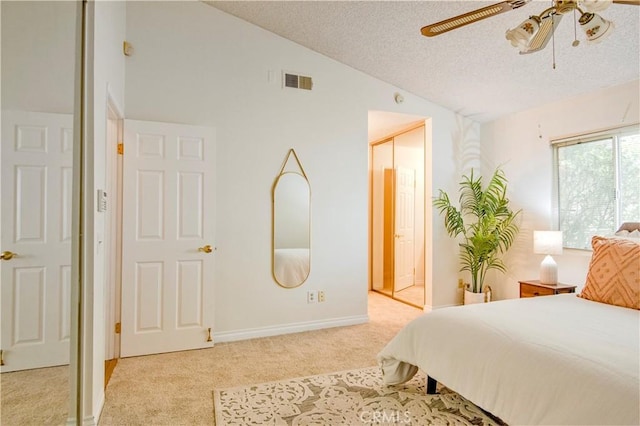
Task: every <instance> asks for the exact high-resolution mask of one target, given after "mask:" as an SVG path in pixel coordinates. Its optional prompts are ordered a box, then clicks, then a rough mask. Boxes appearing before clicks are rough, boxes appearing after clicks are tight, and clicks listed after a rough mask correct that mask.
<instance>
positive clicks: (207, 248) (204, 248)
mask: <svg viewBox="0 0 640 426" xmlns="http://www.w3.org/2000/svg"><path fill="white" fill-rule="evenodd" d="M198 251H203V252H205V253H211V252H212V251H213V248H211V246H210V245H209V244H207V245H206V246H203V247H198Z"/></svg>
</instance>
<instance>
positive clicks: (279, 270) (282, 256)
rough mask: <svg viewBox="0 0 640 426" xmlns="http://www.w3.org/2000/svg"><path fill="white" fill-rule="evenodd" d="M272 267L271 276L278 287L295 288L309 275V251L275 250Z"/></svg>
mask: <svg viewBox="0 0 640 426" xmlns="http://www.w3.org/2000/svg"><path fill="white" fill-rule="evenodd" d="M273 265H274V266H273V274H274V275H275V277H276V280H278V282H279V283H280V285H282V286H284V287H297V286H299V285H300V284H302V283H303V282H304V281H305V280H306V279H307V276H308V275H309V249H307V248H287V249H276V250H275V257H274V260H273Z"/></svg>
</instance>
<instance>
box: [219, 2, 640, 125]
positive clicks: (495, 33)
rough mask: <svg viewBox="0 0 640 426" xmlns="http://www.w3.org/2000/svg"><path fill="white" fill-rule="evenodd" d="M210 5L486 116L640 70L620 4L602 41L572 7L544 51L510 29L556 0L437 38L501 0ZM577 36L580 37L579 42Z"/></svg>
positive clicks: (639, 28) (633, 32)
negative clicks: (459, 19) (589, 33)
mask: <svg viewBox="0 0 640 426" xmlns="http://www.w3.org/2000/svg"><path fill="white" fill-rule="evenodd" d="M207 3H208V4H210V5H211V6H213V7H216V8H218V9H220V10H222V11H224V12H227V13H229V14H232V15H235V16H237V17H239V18H241V19H243V20H245V21H248V22H250V23H253V24H255V25H257V26H259V27H262V28H264V29H266V30H268V31H271V32H273V33H275V34H278V35H280V36H282V37H284V38H287V39H289V40H292V41H294V42H296V43H298V44H300V45H303V46H306V47H308V48H309V49H312V50H314V51H317V52H319V53H321V54H323V55H326V56H328V57H330V58H333V59H335V60H337V61H339V62H342V63H344V64H346V65H349V66H351V67H353V68H355V69H358V70H360V71H363V72H365V73H366V74H369V75H371V76H374V77H376V78H378V79H380V80H383V81H386V82H388V83H391V84H393V85H395V86H397V87H399V88H401V89H402V90H404V91H406V92H409V93H413V94H415V95H418V96H420V97H423V98H425V99H428V100H430V101H432V102H435V103H437V104H439V105H441V106H444V107H446V108H448V109H451V110H453V111H456V112H458V113H460V114H462V115H464V116H467V117H470V118H472V119H474V120H477V121H480V122H484V121H489V120H492V119H495V118H497V117H500V116H503V115H506V114H510V113H513V112H516V111H521V110H525V109H529V108H533V107H536V106H539V105H543V104H545V103H548V102H552V101H556V100H560V99H563V98H567V97H572V96H576V95H580V94H584V93H588V92H591V91H593V90H597V89H600V88H606V87H611V86H615V85H619V84H622V83H625V82H629V81H632V80H637V79H639V78H640V49H639V45H640V25H639V23H640V6H632V5H622V4H614V5H612V6H611V7H609V8H608V9H607V10H605V11H603V12H600V15H602V16H603V17H604V18H606V19H608V20H611V21H613V22H614V24H615V30H614V32H613V34H612V35H611V36H610V37H608V38H606V39H605V40H603V41H602V42H600V43H596V44H590V43H588V42H587V41H586V39H585V35H584V34H583V33H582V31H581V29H580V28H579V25H578V24H577V23H575V25H574V17H573V13H570V14H568V15H566V16H565V17H564V19H563V20H562V22H561V23H560V25H559V26H558V28H557V30H556V32H555V40H552V41H551V42H549V45H548V46H547V47H546V48H545V49H544V50H543V51H540V52H536V53H532V54H528V55H520V54H519V53H518V50H517V49H516V48H514V47H512V46H511V45H510V43H509V42H508V41H507V40H506V39H505V31H506V30H507V29H510V28H513V27H515V26H517V25H518V24H520V22H522V21H523V20H524V19H526V18H528V17H529V15H537V14H539V13H540V12H542V10H544V9H546V8H547V7H548V6H550V4H551V2H550V1H531V2H530V3H529V4H527V5H525V6H523V7H521V8H519V9H516V10H512V11H509V12H507V13H503V14H500V15H496V16H493V17H490V18H488V19H485V20H482V21H479V22H476V23H474V24H471V25H468V26H465V27H462V28H459V29H456V30H453V31H450V32H447V33H445V34H442V35H439V36H437V37H432V38H427V37H424V36H422V35H421V34H420V28H421V27H423V26H424V25H426V24H430V23H434V22H437V21H440V20H443V19H446V18H449V17H452V16H455V15H458V14H461V13H465V12H468V11H471V10H474V9H477V8H479V7H483V6H487V5H491V4H493V3H496V1H493V2H486V1H212V2H207ZM576 27H577V28H576ZM576 34H577V39H578V40H580V43H579V45H578V46H577V47H573V46H572V42H573V41H574V39H575V35H576ZM554 57H555V60H554ZM554 63H555V66H554ZM585 108H589V106H588V105H585Z"/></svg>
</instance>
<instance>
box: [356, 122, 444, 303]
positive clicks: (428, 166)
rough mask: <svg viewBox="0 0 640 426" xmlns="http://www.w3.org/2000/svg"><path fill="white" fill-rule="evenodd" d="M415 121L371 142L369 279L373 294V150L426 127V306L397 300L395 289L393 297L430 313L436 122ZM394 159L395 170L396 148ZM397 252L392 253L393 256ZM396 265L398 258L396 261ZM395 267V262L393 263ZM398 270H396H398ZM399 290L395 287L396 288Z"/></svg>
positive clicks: (424, 241) (424, 217)
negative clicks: (432, 140) (432, 200)
mask: <svg viewBox="0 0 640 426" xmlns="http://www.w3.org/2000/svg"><path fill="white" fill-rule="evenodd" d="M410 117H411V118H412V120H411V121H410V122H408V123H407V126H406V127H403V128H401V130H397V131H394V132H392V133H390V134H388V135H385V136H384V137H382V138H379V139H375V140H371V141H369V144H368V145H369V149H368V150H369V244H368V259H369V262H368V263H369V274H368V275H369V280H368V282H369V283H368V290H369V291H376V290H375V289H374V287H373V278H374V273H373V272H374V265H373V244H374V241H373V235H374V232H373V216H374V200H373V150H374V147H375V146H377V145H381V144H385V143H391V144H394V138H395V137H396V136H399V135H402V134H403V133H407V132H410V131H412V130H415V129H418V128H420V127H423V128H424V142H423V148H424V155H423V158H422V160H423V164H424V178H425V179H424V182H425V185H424V204H425V205H424V214H423V222H424V226H423V232H424V234H425V235H424V237H425V238H424V239H423V246H424V247H423V256H424V259H423V261H424V268H425V271H424V275H425V276H424V281H425V282H424V292H425V294H424V299H423V300H424V303H423V304H422V305H420V306H418V305H415V304H413V303H409V302H407V301H404V300H401V299H395V297H394V294H393V293H394V291H393V290H392V294H391V295H390V296H389V297H391V298H394V300H398V301H399V302H402V303H406V304H409V305H411V306H414V307H416V308H420V309H423V310H430V306H431V300H432V295H431V288H432V284H431V280H430V279H428V278H427V273H429V274H430V273H431V271H432V264H433V259H432V257H431V254H430V253H431V252H432V247H433V242H432V239H431V229H432V221H433V215H432V208H431V204H430V203H428V202H427V201H428V200H431V197H432V189H431V170H432V164H431V158H432V154H431V147H432V144H431V137H432V136H431V133H432V123H431V119H430V118H428V117H424V120H420V121H419V122H416V121H415V116H410ZM392 156H393V157H394V158H393V160H392V162H393V168H394V170H395V166H396V164H395V147H394V153H393V154H392ZM392 210H393V213H392V214H394V215H395V207H394V208H393V209H392ZM393 223H394V226H395V218H394V219H393ZM394 251H395V249H394V250H392V253H393V252H394ZM427 253H429V255H427ZM394 262H395V259H394ZM390 263H392V264H393V262H390ZM394 269H395V267H394ZM394 287H395V286H394ZM382 294H386V293H382Z"/></svg>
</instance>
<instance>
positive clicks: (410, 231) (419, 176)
mask: <svg viewBox="0 0 640 426" xmlns="http://www.w3.org/2000/svg"><path fill="white" fill-rule="evenodd" d="M370 150H371V152H370V155H371V170H370V172H371V174H370V176H371V181H370V198H371V200H370V201H371V202H370V223H371V238H370V244H371V247H370V253H371V273H370V277H371V289H372V290H374V291H376V292H379V293H382V294H385V295H387V296H390V297H392V298H394V299H396V300H399V301H401V302H404V303H408V304H410V305H412V306H415V307H417V308H420V309H423V308H424V306H425V294H426V292H425V124H424V121H423V122H420V123H418V124H413V125H411V126H409V127H408V128H405V129H403V130H401V131H399V132H396V133H395V134H391V135H388V136H386V137H384V138H382V139H379V140H376V141H373V142H372V143H371V144H370Z"/></svg>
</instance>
